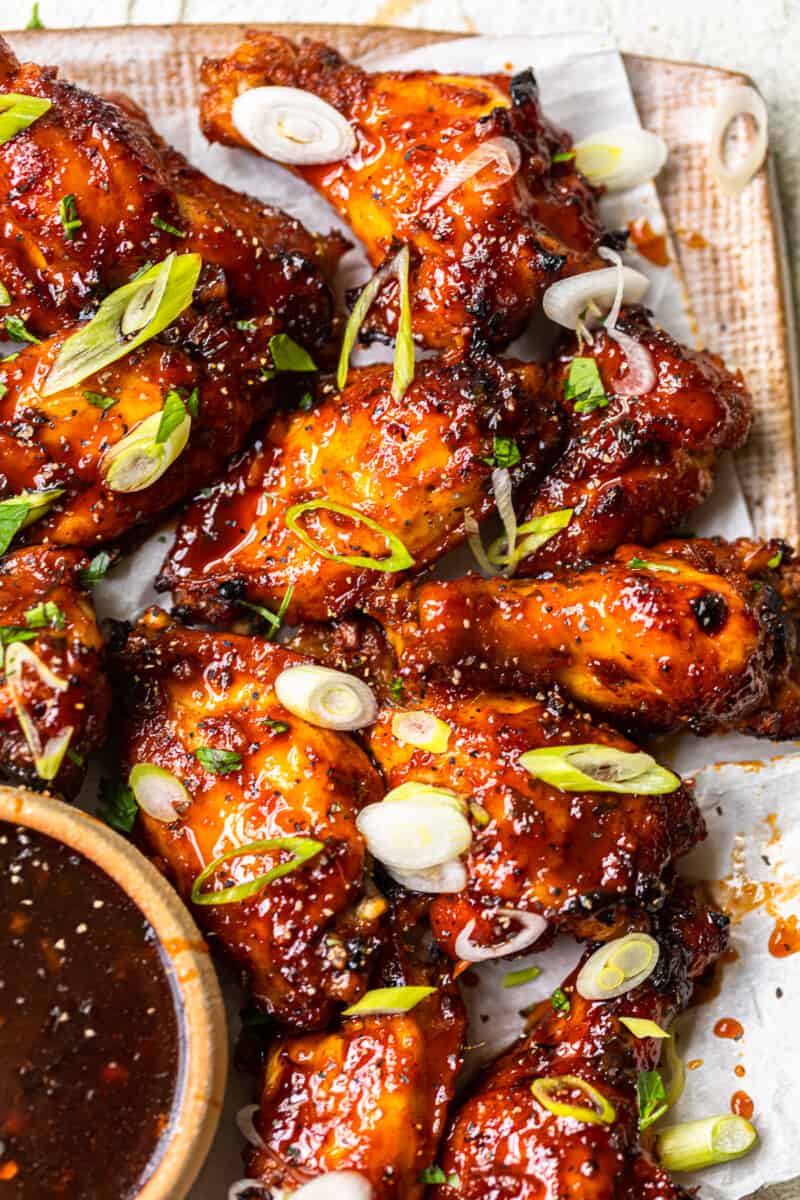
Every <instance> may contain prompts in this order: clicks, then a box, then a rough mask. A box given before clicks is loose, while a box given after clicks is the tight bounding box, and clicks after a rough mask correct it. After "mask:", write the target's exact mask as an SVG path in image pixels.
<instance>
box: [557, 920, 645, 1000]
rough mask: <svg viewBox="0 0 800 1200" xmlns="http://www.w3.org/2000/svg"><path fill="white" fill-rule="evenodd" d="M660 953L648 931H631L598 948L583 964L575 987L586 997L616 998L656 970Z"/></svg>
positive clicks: (585, 998)
mask: <svg viewBox="0 0 800 1200" xmlns="http://www.w3.org/2000/svg"><path fill="white" fill-rule="evenodd" d="M660 955H661V950H660V948H659V945H658V942H657V941H656V940H655V938H652V937H650V934H649V933H628V934H626V935H625V937H621V938H615V939H614V940H613V941H612V942H607V943H606V945H604V946H601V947H600V948H599V949H598V950H595V952H594V954H592V955H591V956H590V957H589V958H587V960H586V962H585V963H584V964H583V966H582V967H581V969H580V971H579V973H578V978H577V980H576V981H575V990H576V991H577V992H578V994H579V995H580V996H583V998H584V1000H614V999H615V998H616V997H617V996H624V995H625V993H626V992H632V991H633V989H634V988H637V987H638V986H639V984H641V983H644V981H645V980H646V979H649V978H650V976H651V975H652V974H653V971H655V969H656V966H657V965H658V960H659V957H660Z"/></svg>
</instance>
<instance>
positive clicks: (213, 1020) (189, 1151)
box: [0, 786, 228, 1200]
mask: <svg viewBox="0 0 800 1200" xmlns="http://www.w3.org/2000/svg"><path fill="white" fill-rule="evenodd" d="M0 821H8V822H9V823H11V824H15V825H23V826H25V827H27V828H29V829H32V830H35V831H36V832H38V833H43V834H46V835H47V836H49V837H52V838H55V839H56V840H57V841H60V842H63V843H64V844H66V845H67V846H69V847H70V848H72V849H74V850H76V851H77V852H78V853H79V854H83V855H84V856H85V857H86V858H89V859H91V861H92V862H94V863H95V864H96V865H97V866H98V867H100V869H101V870H103V871H105V873H106V874H107V875H109V876H110V878H111V879H113V880H114V881H115V883H117V884H118V885H119V887H121V888H122V890H123V891H124V892H125V893H126V894H127V895H128V896H129V897H130V899H131V900H132V901H133V902H134V904H136V905H137V906H138V907H139V908H140V909H141V911H142V912H143V913H144V916H145V917H146V918H147V920H148V921H149V923H150V925H152V927H153V929H154V931H155V933H156V936H157V937H158V940H159V942H160V944H161V947H162V949H163V951H164V953H165V955H166V956H167V958H168V959H169V962H170V965H171V967H172V974H173V979H174V984H175V988H176V990H177V993H178V996H179V1003H178V1004H177V1005H176V1009H177V1016H178V1021H179V1022H180V1024H181V1025H182V1033H183V1039H184V1065H183V1071H182V1075H183V1079H182V1087H181V1092H180V1096H179V1098H178V1100H177V1104H176V1107H175V1110H174V1115H173V1119H172V1124H171V1132H170V1136H169V1140H168V1141H167V1142H166V1143H165V1145H164V1148H163V1150H162V1153H161V1157H160V1158H159V1160H158V1162H157V1164H156V1166H155V1169H154V1170H153V1172H152V1174H151V1175H149V1176H148V1178H147V1179H146V1181H145V1183H144V1184H143V1186H142V1187H141V1188H140V1190H139V1191H138V1192H137V1194H136V1200H183V1198H184V1197H185V1196H186V1194H187V1193H188V1191H189V1188H190V1187H191V1185H192V1183H193V1182H194V1180H195V1179H196V1177H197V1175H198V1174H199V1172H200V1169H201V1167H202V1166H203V1163H204V1162H205V1159H206V1156H207V1154H208V1151H209V1150H210V1148H211V1143H212V1141H213V1139H214V1135H215V1133H216V1130H217V1126H218V1124H219V1119H220V1115H221V1112H222V1104H223V1099H224V1096H225V1083H226V1079H227V1073H228V1039H227V1028H226V1021H225V1009H224V1005H223V1000H222V993H221V991H220V987H219V982H218V980H217V975H216V972H215V970H214V966H213V964H212V962H211V958H210V955H209V951H208V946H207V944H206V942H205V940H204V939H203V936H202V934H201V933H200V930H199V929H198V928H197V925H196V924H195V922H194V920H193V919H192V917H191V915H190V913H189V911H188V910H187V909H186V907H185V906H184V904H183V901H182V900H181V899H180V898H179V896H178V894H177V892H175V891H174V890H173V888H172V887H171V886H170V884H169V883H168V882H167V880H166V879H165V878H164V877H163V876H162V875H161V874H160V872H159V871H157V870H156V868H155V867H154V866H153V865H152V863H150V862H148V860H147V859H146V858H145V857H144V855H143V854H141V853H140V851H139V850H137V849H136V847H135V846H133V845H132V844H131V843H130V842H127V841H126V840H125V839H124V838H123V837H121V836H120V835H119V834H118V833H115V832H114V830H112V829H110V828H109V826H108V825H105V824H104V823H103V822H102V821H100V820H98V819H97V818H96V817H93V816H91V815H90V814H89V813H86V812H83V810H81V809H79V808H73V807H71V806H70V805H68V804H64V803H63V801H61V800H57V799H56V798H55V797H54V796H52V795H50V794H49V793H48V792H32V791H29V790H28V789H27V788H22V787H4V786H0Z"/></svg>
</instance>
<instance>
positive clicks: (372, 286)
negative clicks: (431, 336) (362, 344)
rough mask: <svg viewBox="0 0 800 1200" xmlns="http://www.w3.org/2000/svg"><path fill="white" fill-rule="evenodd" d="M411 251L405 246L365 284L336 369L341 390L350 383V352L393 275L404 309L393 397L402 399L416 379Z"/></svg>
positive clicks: (394, 374) (398, 335)
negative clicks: (410, 290)
mask: <svg viewBox="0 0 800 1200" xmlns="http://www.w3.org/2000/svg"><path fill="white" fill-rule="evenodd" d="M410 263H411V255H410V251H409V248H408V246H403V247H402V249H400V250H398V252H397V254H395V256H394V257H393V258H391V259H390V260H389V261H388V262H386V263H384V264H383V266H382V267H381V268H380V269H379V270H378V271H376V272H375V274H374V275H373V276H372V279H370V280H369V282H368V283H367V284H366V285H365V286H364V287H363V288H362V290H361V293H360V295H359V297H358V299H357V300H356V302H355V304H354V305H353V311H352V312H351V313H350V318H349V320H348V322H347V325H346V326H345V331H344V338H343V339H342V351H341V354H340V355H339V366H338V368H337V371H336V386H337V387H338V388H339V391H340V392H341V391H342V389H343V388H344V386H345V384H346V383H347V371H348V367H349V364H350V355H351V354H352V352H353V347H354V346H355V344H356V338H357V337H358V331H359V330H360V328H361V326H362V325H363V323H364V320H365V318H366V316H367V313H368V312H369V310H370V308H371V307H372V304H373V302H374V301H375V299H376V298H377V296H378V294H379V292H380V290H381V288H382V287H383V285H384V284H385V283H386V281H387V280H388V279H390V278H392V277H395V278H396V279H397V283H398V287H399V291H400V313H399V316H398V319H397V336H396V338H395V347H394V368H393V373H392V399H393V400H395V401H399V400H402V398H403V396H404V395H405V394H406V391H407V390H408V388H409V387H410V385H411V383H412V381H413V379H414V339H413V333H412V329H411V301H410V298H409V286H408V272H409V266H410Z"/></svg>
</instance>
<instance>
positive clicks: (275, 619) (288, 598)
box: [239, 583, 294, 642]
mask: <svg viewBox="0 0 800 1200" xmlns="http://www.w3.org/2000/svg"><path fill="white" fill-rule="evenodd" d="M293 595H294V584H293V583H290V584H289V586H288V587H287V589H286V591H285V592H284V593H283V599H282V600H281V603H280V608H279V609H278V611H277V613H274V612H272V611H271V610H270V609H268V608H266V607H265V606H264V605H263V604H251V602H250V601H249V600H240V601H239V606H240V608H248V609H250V611H251V612H254V613H258V615H259V616H260V617H261V618H262V619H263V620H265V621H266V622H267V624H268V625H269V627H270V629H269V632H268V633H267V640H268V641H270V642H271V641H272V640H273V638H275V637H277V635H278V633H279V632H280V629H281V626H282V625H283V618H284V617H285V616H286V610H287V609H288V607H289V605H290V604H291V603H292V596H293Z"/></svg>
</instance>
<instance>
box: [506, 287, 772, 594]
mask: <svg viewBox="0 0 800 1200" xmlns="http://www.w3.org/2000/svg"><path fill="white" fill-rule="evenodd" d="M617 325H618V328H619V329H620V330H621V331H622V332H623V333H625V334H627V335H628V336H629V337H632V338H634V339H635V340H636V341H637V342H638V343H639V344H640V345H642V346H644V347H645V348H646V349H647V350H648V351H649V353H650V355H651V357H652V360H653V363H654V366H655V369H656V382H655V384H654V386H653V387H652V388H651V390H650V391H649V392H647V393H645V394H643V395H640V396H620V395H619V394H617V393H616V392H615V390H614V385H615V381H616V380H618V379H619V380H621V381H624V379H625V375H626V372H627V364H626V359H625V356H624V354H623V353H622V351H621V350H620V347H619V346H618V344H617V343H616V342H615V341H613V340H612V339H611V338H609V337H608V335H607V334H606V333H605V332H604V331H598V332H597V333H596V334H595V335H594V345H592V346H588V345H583V346H582V347H580V346H579V345H578V343H577V342H576V339H575V338H574V337H572V336H570V337H568V338H565V339H564V341H563V342H562V343H561V346H560V348H559V350H558V351H557V353H556V355H555V356H554V358H553V360H552V361H551V364H550V368H549V377H548V392H549V395H550V398H551V400H552V402H553V403H554V404H556V405H560V406H561V407H562V408H563V410H564V413H565V417H566V421H567V428H568V431H569V432H568V439H567V442H566V445H565V447H564V449H563V451H562V453H561V455H560V457H559V460H558V462H557V463H556V464H555V466H554V467H553V469H552V470H551V471H550V472H548V474H547V477H546V478H545V479H544V480H543V482H542V483H541V485H540V486H539V489H538V491H537V493H536V497H535V499H534V501H533V504H532V506H531V507H530V508H529V509H528V510H527V512H526V513H525V516H524V518H521V519H526V520H527V519H530V518H531V517H539V516H542V515H544V514H545V513H549V512H553V511H556V510H558V509H563V508H572V509H573V510H574V514H573V517H572V520H571V521H570V523H569V525H568V526H567V527H566V528H565V529H564V530H562V532H561V533H558V534H556V535H555V537H553V538H551V539H550V541H548V542H546V543H545V545H544V546H542V547H541V548H540V549H539V550H538V551H537V552H536V553H535V554H533V555H530V556H529V557H528V558H527V559H525V560H523V562H522V563H521V565H520V567H519V571H518V574H522V575H525V574H535V573H538V572H539V571H540V570H543V569H547V568H549V567H552V566H554V565H557V564H565V563H569V564H574V563H582V562H590V561H591V562H594V561H599V560H601V559H603V558H605V557H606V556H607V555H608V554H611V553H613V551H614V550H616V548H617V546H619V545H621V544H622V543H623V542H640V543H641V544H642V545H650V544H651V543H652V542H654V541H656V540H657V539H658V538H660V537H663V536H664V535H665V534H666V533H668V532H670V531H671V530H673V529H674V528H675V526H676V525H683V524H684V523H685V520H686V517H687V516H688V514H689V513H690V512H691V511H692V509H694V508H695V507H696V506H697V505H698V504H700V503H701V501H703V500H704V499H705V498H706V497H707V496H708V495H709V494H710V492H711V489H712V487H713V483H714V468H715V465H716V461H717V457H718V455H719V453H720V451H722V450H735V449H738V447H740V446H742V445H743V444H744V442H745V441H746V439H747V435H748V433H749V431H750V425H751V423H752V401H751V398H750V396H749V394H748V392H747V389H746V388H745V385H744V382H743V380H742V377H741V374H739V373H738V372H737V373H736V374H731V372H729V371H727V370H726V369H725V367H724V365H723V363H722V362H721V360H720V359H718V358H717V357H716V356H715V355H712V354H708V353H705V352H704V353H697V352H696V351H693V350H688V349H686V348H685V347H684V346H680V345H679V344H678V343H677V342H675V341H674V340H673V339H672V338H671V337H670V336H669V334H667V333H664V332H663V330H658V329H654V328H653V326H652V325H651V323H650V320H649V318H648V316H647V314H646V312H645V311H644V310H643V309H640V308H632V309H627V310H623V313H622V316H621V317H620V319H619V321H618V322H617ZM576 356H581V357H584V358H593V359H594V360H595V362H596V363H597V366H598V370H599V372H600V377H601V379H602V382H603V386H604V389H605V392H606V396H607V397H608V406H607V407H605V408H597V409H594V410H593V411H591V412H575V411H574V404H575V401H574V400H572V399H571V400H567V399H566V398H565V385H566V382H567V379H568V378H569V372H570V366H571V363H572V361H573V359H574V358H575V357H576Z"/></svg>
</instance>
